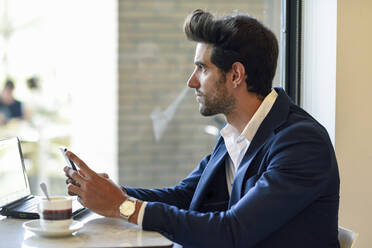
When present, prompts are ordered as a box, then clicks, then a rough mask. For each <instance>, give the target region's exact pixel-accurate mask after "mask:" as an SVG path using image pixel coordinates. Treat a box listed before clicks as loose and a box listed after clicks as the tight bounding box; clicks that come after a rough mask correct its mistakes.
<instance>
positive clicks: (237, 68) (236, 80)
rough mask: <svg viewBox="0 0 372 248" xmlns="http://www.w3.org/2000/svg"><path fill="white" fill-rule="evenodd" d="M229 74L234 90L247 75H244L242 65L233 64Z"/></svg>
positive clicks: (238, 63)
mask: <svg viewBox="0 0 372 248" xmlns="http://www.w3.org/2000/svg"><path fill="white" fill-rule="evenodd" d="M231 73H232V83H233V85H234V88H237V87H238V86H239V85H241V84H242V83H244V82H245V79H246V77H247V75H245V68H244V65H243V64H242V63H240V62H235V63H234V64H232V66H231Z"/></svg>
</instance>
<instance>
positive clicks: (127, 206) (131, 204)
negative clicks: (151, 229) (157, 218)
mask: <svg viewBox="0 0 372 248" xmlns="http://www.w3.org/2000/svg"><path fill="white" fill-rule="evenodd" d="M136 202H137V199H135V198H133V197H128V198H127V199H126V200H125V201H124V202H123V203H122V204H121V205H120V208H119V209H120V216H121V217H122V218H124V219H126V220H127V221H128V220H129V218H130V217H131V216H132V215H133V214H134V212H135V211H136Z"/></svg>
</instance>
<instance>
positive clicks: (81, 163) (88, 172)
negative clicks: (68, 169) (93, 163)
mask: <svg viewBox="0 0 372 248" xmlns="http://www.w3.org/2000/svg"><path fill="white" fill-rule="evenodd" d="M66 155H67V157H68V158H69V159H71V160H72V161H73V162H74V163H75V164H76V165H77V166H78V167H79V168H80V170H81V171H82V173H83V174H84V175H85V176H92V175H94V174H96V173H95V172H94V171H93V170H91V169H90V168H89V167H88V165H86V164H85V163H84V161H83V160H81V159H80V158H79V157H78V156H76V155H75V154H74V153H73V152H71V151H67V152H66Z"/></svg>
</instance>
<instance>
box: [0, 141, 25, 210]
mask: <svg viewBox="0 0 372 248" xmlns="http://www.w3.org/2000/svg"><path fill="white" fill-rule="evenodd" d="M30 193H31V192H30V187H29V183H28V179H27V175H26V172H25V168H24V163H23V156H22V151H21V145H20V142H19V140H18V138H11V139H6V140H0V206H4V205H6V204H8V203H10V202H13V201H15V200H18V199H21V198H22V197H25V196H28V195H30Z"/></svg>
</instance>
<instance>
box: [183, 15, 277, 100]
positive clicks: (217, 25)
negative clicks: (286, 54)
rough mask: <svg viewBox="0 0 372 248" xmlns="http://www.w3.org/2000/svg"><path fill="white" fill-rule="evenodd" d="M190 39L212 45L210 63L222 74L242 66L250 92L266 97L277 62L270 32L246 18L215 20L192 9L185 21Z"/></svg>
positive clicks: (274, 40)
mask: <svg viewBox="0 0 372 248" xmlns="http://www.w3.org/2000/svg"><path fill="white" fill-rule="evenodd" d="M184 32H185V34H186V36H187V38H188V39H189V40H192V41H196V42H202V43H206V44H211V45H212V47H213V49H212V53H211V62H212V63H213V64H215V65H216V66H217V67H218V68H219V69H220V70H221V71H222V72H224V73H226V72H228V71H230V70H231V66H232V64H233V63H235V62H240V63H242V64H243V65H244V68H245V72H246V75H247V80H246V83H247V88H248V91H249V92H253V93H256V94H258V95H260V96H263V97H265V96H266V95H267V94H269V93H270V91H271V87H272V81H273V78H274V75H275V70H276V64H277V59H278V41H277V39H276V37H275V35H274V34H273V32H271V31H270V30H269V29H267V28H266V27H265V26H264V25H262V24H261V23H260V22H258V21H257V20H256V19H254V18H252V17H249V16H248V15H243V14H237V15H233V16H226V17H223V18H221V19H216V18H215V17H214V16H213V15H212V14H211V13H209V12H205V11H203V10H200V9H196V10H194V11H193V12H192V13H191V14H190V15H189V16H188V17H187V18H186V20H185V23H184Z"/></svg>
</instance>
